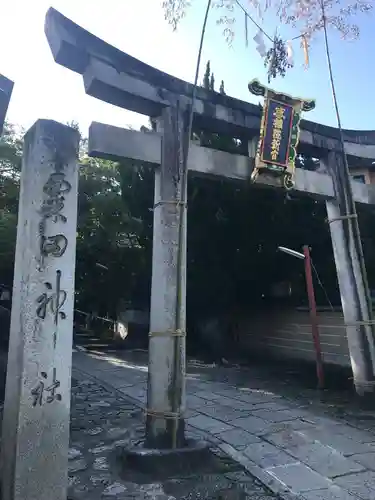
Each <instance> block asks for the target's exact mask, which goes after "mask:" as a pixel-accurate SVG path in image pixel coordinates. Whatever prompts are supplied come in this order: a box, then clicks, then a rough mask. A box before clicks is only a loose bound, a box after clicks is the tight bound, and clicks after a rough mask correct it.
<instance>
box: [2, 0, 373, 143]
mask: <svg viewBox="0 0 375 500" xmlns="http://www.w3.org/2000/svg"><path fill="white" fill-rule="evenodd" d="M247 2H248V0H242V3H243V5H246V3H247ZM161 3H162V2H161V0H132V1H130V0H105V1H103V0H34V1H32V2H31V1H29V0H13V1H12V2H2V5H1V6H0V47H2V49H1V53H0V72H1V73H2V74H4V75H5V76H7V77H9V78H11V79H13V80H15V89H14V94H13V98H12V101H11V104H10V108H9V113H8V119H9V120H10V121H11V122H13V123H16V124H19V125H22V126H24V127H26V128H28V127H30V126H31V125H32V124H33V122H34V121H36V120H37V119H38V118H51V119H55V120H57V121H61V122H67V121H71V120H75V121H78V122H79V123H80V125H81V128H82V131H83V132H84V133H86V132H87V128H88V126H89V124H90V122H91V121H94V120H95V121H101V122H104V123H110V124H113V125H117V126H128V125H132V126H135V127H138V126H140V125H141V124H142V123H146V122H147V120H146V119H145V118H144V117H142V116H140V115H136V114H134V113H130V112H127V111H124V110H122V109H119V108H115V107H113V106H110V105H109V104H106V103H102V102H100V101H98V100H96V99H94V98H91V97H89V96H86V95H85V93H84V88H83V82H82V78H81V77H80V76H79V75H76V74H74V73H72V72H70V71H68V70H66V69H65V68H62V67H60V66H58V65H57V64H56V63H55V62H54V61H53V59H52V56H51V53H50V50H49V47H48V44H47V41H46V39H45V36H44V30H43V24H44V16H45V13H46V11H47V9H48V7H49V6H53V7H55V8H56V9H58V10H60V11H61V12H62V13H64V14H65V15H67V16H68V17H70V18H71V19H73V20H74V21H75V22H76V23H78V24H80V25H81V26H83V27H85V28H86V29H89V30H90V31H91V32H92V33H94V34H95V35H97V36H99V37H101V38H103V39H105V40H106V41H108V42H110V43H111V44H113V45H115V46H117V47H118V48H120V49H121V50H123V51H125V52H127V53H129V54H131V55H133V56H135V57H137V58H139V59H141V60H143V61H145V62H147V63H149V64H151V65H153V66H155V67H157V68H159V69H162V70H164V71H166V72H168V73H170V74H172V75H175V76H178V77H179V78H182V79H185V80H188V81H192V80H193V78H194V73H195V64H196V57H197V51H198V45H199V38H200V29H201V25H202V20H203V15H204V10H205V3H206V1H205V0H193V1H192V8H191V10H190V11H189V13H188V16H187V18H186V19H185V20H184V21H183V23H182V25H181V26H180V28H179V30H178V31H177V32H176V33H173V32H172V30H171V28H170V27H169V26H168V25H167V23H166V22H165V21H164V18H163V11H162V8H161ZM374 16H375V13H374V14H373V15H372V16H368V17H367V16H364V17H361V18H360V19H359V24H360V26H361V38H360V40H357V41H355V42H348V41H342V40H340V38H339V36H338V34H337V33H335V32H333V31H331V32H330V42H331V49H332V57H333V67H334V73H335V80H336V84H337V93H338V98H339V104H340V110H341V114H342V122H343V126H344V127H345V128H352V129H374V128H375V118H374V114H375V99H374V97H373V89H374V80H375V69H374V67H375V65H374V62H373V48H374V46H375V29H374V26H375V17H374ZM217 17H218V11H216V10H215V9H213V10H212V11H211V12H210V17H209V23H208V30H207V34H206V38H205V42H204V50H203V58H202V68H201V73H202V74H203V72H204V69H205V68H204V67H205V62H206V61H207V60H208V59H210V60H211V67H212V69H213V70H214V73H215V76H216V81H217V84H218V86H219V83H220V80H221V79H223V80H224V81H225V88H226V92H227V94H229V95H231V96H234V97H238V98H240V99H243V100H248V101H252V102H257V98H254V97H253V96H251V95H250V94H249V92H248V89H247V84H248V82H249V81H250V80H251V79H253V78H255V77H257V78H258V79H260V80H261V81H262V82H263V83H265V84H266V83H267V79H266V71H265V69H264V66H263V61H262V59H261V58H260V56H259V55H258V53H257V52H256V51H255V43H254V42H253V41H252V38H253V36H255V34H256V32H257V29H256V28H255V27H254V26H251V24H249V40H250V42H249V47H248V48H246V47H245V41H244V19H243V16H242V15H240V13H239V15H238V19H237V23H236V28H235V29H236V38H235V41H234V43H233V46H232V47H229V46H228V45H227V43H226V42H225V40H224V37H223V36H222V27H221V26H218V25H217V24H216V20H217ZM264 27H265V29H266V30H267V31H269V32H270V33H271V34H272V33H273V32H274V30H275V21H274V20H267V21H266V24H265V25H264ZM278 30H279V33H280V34H281V35H282V36H283V37H284V38H285V39H288V38H290V37H292V36H295V35H298V32H296V31H290V30H289V29H288V28H286V27H283V26H280V27H278ZM295 52H296V57H295V59H296V65H295V68H293V69H292V70H290V71H289V73H288V74H287V76H286V77H285V78H284V79H283V78H277V79H276V80H274V81H273V82H272V87H273V88H275V89H277V90H280V91H284V92H287V93H289V94H292V95H295V96H300V97H306V98H315V99H316V101H317V107H316V110H314V111H313V112H310V113H308V114H306V115H305V116H306V118H309V119H311V120H314V121H318V122H320V123H324V124H328V125H336V118H335V114H334V108H333V103H332V97H331V90H330V84H329V78H328V70H327V65H326V59H325V52H324V45H323V37H322V35H318V36H317V38H316V40H315V41H314V44H313V47H312V50H311V54H310V69H309V70H307V71H306V70H304V69H303V67H302V64H303V58H302V53H301V51H300V50H299V48H298V45H297V46H296V50H295Z"/></svg>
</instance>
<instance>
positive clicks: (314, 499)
mask: <svg viewBox="0 0 375 500" xmlns="http://www.w3.org/2000/svg"><path fill="white" fill-rule="evenodd" d="M302 498H303V500H358V498H359V497H357V496H353V495H351V494H350V493H348V492H347V491H345V490H343V489H342V488H340V487H339V486H331V487H330V488H328V489H326V490H317V491H316V490H315V491H307V492H306V493H303V495H302Z"/></svg>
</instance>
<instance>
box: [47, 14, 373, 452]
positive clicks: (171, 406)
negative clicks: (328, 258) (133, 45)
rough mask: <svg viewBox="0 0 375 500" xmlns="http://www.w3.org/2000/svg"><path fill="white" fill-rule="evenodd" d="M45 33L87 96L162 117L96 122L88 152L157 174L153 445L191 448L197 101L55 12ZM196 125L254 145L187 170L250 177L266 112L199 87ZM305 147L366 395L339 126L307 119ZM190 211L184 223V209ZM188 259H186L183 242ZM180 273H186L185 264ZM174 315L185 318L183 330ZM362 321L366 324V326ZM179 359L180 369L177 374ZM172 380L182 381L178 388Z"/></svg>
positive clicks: (369, 363)
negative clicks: (141, 125)
mask: <svg viewBox="0 0 375 500" xmlns="http://www.w3.org/2000/svg"><path fill="white" fill-rule="evenodd" d="M45 32H46V35H47V39H48V42H49V45H50V47H51V51H52V53H53V57H54V59H55V61H56V62H57V63H59V64H61V65H63V66H65V67H66V68H68V69H71V70H72V71H75V72H77V73H79V74H81V75H82V76H83V81H84V85H85V90H86V93H87V94H89V95H91V96H93V97H96V98H98V99H101V100H103V101H106V102H108V103H111V104H114V105H116V106H119V107H121V108H125V109H128V110H131V111H135V112H137V113H141V114H144V115H146V116H151V117H153V118H156V119H157V120H158V124H159V125H158V127H159V128H158V130H157V132H155V133H147V134H145V133H142V132H135V131H132V130H127V129H122V128H118V127H113V126H109V125H103V124H100V123H93V124H92V125H91V127H90V134H89V154H90V155H92V156H98V157H102V158H109V159H113V160H119V159H124V158H130V159H132V160H138V161H142V162H148V163H149V164H151V165H153V166H154V167H155V206H154V240H153V270H152V292H151V325H150V330H151V334H150V345H149V381H148V405H147V406H148V408H147V413H148V418H147V443H146V444H147V446H149V447H155V448H169V447H172V441H173V434H174V432H172V430H171V429H172V428H173V425H176V423H177V428H178V432H177V443H176V442H175V443H173V444H174V445H177V446H181V445H182V444H183V443H184V420H183V411H184V409H185V388H184V372H185V365H184V363H185V339H184V332H185V292H186V286H185V285H186V276H185V274H184V275H183V276H182V283H183V293H182V297H181V303H180V305H179V307H178V306H177V304H176V288H177V281H178V279H181V276H178V270H177V266H176V261H177V245H176V242H177V241H178V227H179V213H180V212H179V210H177V209H176V206H177V204H178V200H179V197H180V194H181V185H180V173H181V164H182V151H183V147H184V135H185V134H184V133H185V131H186V119H185V113H186V110H187V109H188V106H189V104H190V98H191V95H192V86H191V85H190V84H189V83H187V82H184V81H182V80H179V79H177V78H174V77H172V76H170V75H168V74H166V73H163V72H161V71H159V70H157V69H155V68H153V67H151V66H149V65H147V64H145V63H143V62H141V61H139V60H137V59H135V58H133V57H131V56H129V55H127V54H125V53H123V52H121V51H120V50H118V49H116V48H115V47H113V46H111V45H109V44H108V43H106V42H104V41H102V40H100V39H99V38H97V37H95V36H94V35H92V34H91V33H89V32H88V31H86V30H84V29H83V28H81V27H80V26H78V25H76V24H75V23H73V22H72V21H71V20H69V19H67V18H66V17H64V16H63V15H62V14H60V13H59V12H57V11H56V10H54V9H52V8H51V9H50V10H49V11H48V13H47V16H46V23H45ZM194 122H195V124H196V125H197V126H198V127H199V128H201V129H202V130H207V131H209V132H217V133H224V134H227V135H229V136H232V137H241V138H242V139H245V140H247V141H248V143H249V155H248V156H240V155H234V154H230V153H226V152H222V151H216V150H212V149H207V148H204V147H200V146H198V145H195V144H192V146H191V149H190V152H189V157H188V168H189V170H190V171H191V172H192V173H194V174H195V175H209V176H213V177H215V176H224V177H227V178H229V179H237V180H248V179H249V178H250V174H251V171H252V168H253V164H254V155H255V144H256V142H257V135H259V129H260V109H259V107H258V106H255V105H253V104H250V103H247V102H244V101H240V100H238V99H234V98H232V97H228V96H225V95H221V94H218V93H215V92H209V91H207V90H205V89H203V88H198V89H197V92H196V100H195V104H194ZM344 140H345V151H346V153H347V155H348V156H351V157H355V158H356V159H357V160H358V158H360V159H369V160H373V159H375V131H369V132H366V131H362V132H361V131H350V130H347V131H344ZM300 143H301V144H302V146H303V147H304V148H305V149H306V150H309V151H310V152H311V153H313V154H314V156H315V157H317V158H320V163H321V169H320V171H321V172H323V173H317V172H309V171H304V170H300V169H296V175H295V186H294V189H295V190H296V191H297V192H300V193H303V194H306V195H309V196H312V197H314V198H317V199H320V200H323V201H324V202H325V203H326V207H327V213H328V219H329V220H331V221H332V223H331V224H330V231H331V236H332V244H333V251H334V258H335V263H336V268H337V274H338V281H339V286H340V293H341V299H342V306H343V312H344V318H345V323H346V325H347V336H348V345H349V351H350V356H351V361H352V368H353V374H354V380H355V384H356V387H357V389H358V390H360V391H365V390H374V388H375V385H374V384H375V374H374V366H375V354H374V353H375V348H374V338H373V334H372V328H371V326H369V325H368V323H366V322H368V321H369V320H370V319H371V314H370V311H369V309H368V307H367V305H366V301H365V299H364V297H365V294H364V284H363V282H362V281H361V278H359V283H360V288H361V289H360V290H355V289H354V287H353V286H352V279H351V274H350V273H354V274H356V275H357V276H359V277H360V276H361V274H360V272H359V269H360V268H359V262H358V259H357V256H356V253H355V252H354V253H352V252H351V251H347V247H346V245H345V244H344V241H345V240H344V226H343V220H342V218H340V212H339V208H338V205H337V203H336V201H335V199H334V196H335V190H334V186H333V181H332V178H331V176H330V175H328V174H327V170H329V169H330V168H332V167H335V168H341V167H343V160H342V154H341V146H340V142H339V132H338V130H337V129H336V128H333V127H328V126H323V125H319V124H317V123H313V122H309V121H305V120H302V122H301V135H300ZM257 186H259V187H272V188H274V189H275V188H281V185H280V184H278V183H277V181H275V180H274V179H270V178H267V177H261V178H260V179H259V181H258V183H257ZM353 192H354V198H355V201H356V202H357V203H361V204H371V205H374V204H375V187H374V186H367V185H362V184H360V183H353ZM183 214H184V215H183V216H184V217H186V207H185V210H184V211H183ZM185 229H186V225H185ZM185 242H186V238H185ZM182 260H183V263H185V262H186V243H185V246H184V248H183V249H182ZM183 268H184V270H186V266H183ZM185 272H186V271H184V273H185ZM357 281H358V280H357ZM356 293H358V294H359V295H360V297H361V311H358V309H357V308H356V306H355V304H356V301H355V294H356ZM177 310H178V313H179V316H180V322H179V327H178V328H176V311H177ZM360 319H362V321H363V320H364V323H365V324H363V322H362V324H359V323H358V321H359V320H360ZM178 354H180V355H179V356H178ZM177 359H179V360H180V366H177V367H176V366H174V364H175V363H176V360H177ZM173 366H174V369H173V368H172V367H173ZM173 373H174V374H175V377H177V379H174V380H173V381H172V374H173ZM172 386H173V387H177V388H178V390H177V391H174V394H171V392H172V391H171V390H170V388H171V387H172Z"/></svg>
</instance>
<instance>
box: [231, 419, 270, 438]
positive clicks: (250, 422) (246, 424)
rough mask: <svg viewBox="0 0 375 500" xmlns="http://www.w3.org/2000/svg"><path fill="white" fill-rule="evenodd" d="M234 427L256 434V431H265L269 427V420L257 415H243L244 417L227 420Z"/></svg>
mask: <svg viewBox="0 0 375 500" xmlns="http://www.w3.org/2000/svg"><path fill="white" fill-rule="evenodd" d="M229 423H230V424H231V425H233V426H234V427H239V428H240V429H244V430H245V431H248V432H250V433H252V434H257V433H258V432H262V431H265V430H266V429H267V428H268V427H269V422H266V421H265V420H263V419H261V418H258V417H253V416H250V417H244V418H236V419H235V420H232V421H230V422H229Z"/></svg>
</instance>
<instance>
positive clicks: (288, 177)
mask: <svg viewBox="0 0 375 500" xmlns="http://www.w3.org/2000/svg"><path fill="white" fill-rule="evenodd" d="M249 90H250V92H251V93H252V94H255V95H258V96H260V95H261V96H264V105H263V114H262V120H261V125H260V134H259V142H258V147H257V151H256V156H255V167H254V170H253V172H252V175H251V178H252V180H253V181H255V180H256V178H257V176H258V175H259V173H260V172H261V169H265V170H267V171H268V172H270V173H274V174H276V175H281V176H283V179H284V185H285V187H286V188H288V189H290V188H292V187H293V185H294V170H295V160H296V156H297V146H298V142H299V134H300V128H299V122H300V120H301V113H302V111H310V110H312V109H314V108H315V101H314V100H305V99H300V98H294V97H291V96H289V95H286V94H280V93H277V92H275V91H274V90H270V89H268V88H267V87H265V86H263V85H261V84H260V83H259V81H258V80H253V81H252V82H250V83H249Z"/></svg>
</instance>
